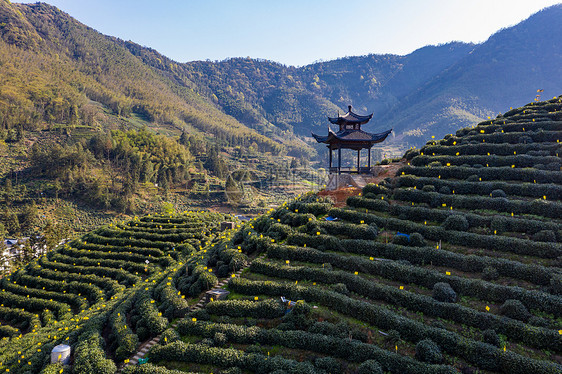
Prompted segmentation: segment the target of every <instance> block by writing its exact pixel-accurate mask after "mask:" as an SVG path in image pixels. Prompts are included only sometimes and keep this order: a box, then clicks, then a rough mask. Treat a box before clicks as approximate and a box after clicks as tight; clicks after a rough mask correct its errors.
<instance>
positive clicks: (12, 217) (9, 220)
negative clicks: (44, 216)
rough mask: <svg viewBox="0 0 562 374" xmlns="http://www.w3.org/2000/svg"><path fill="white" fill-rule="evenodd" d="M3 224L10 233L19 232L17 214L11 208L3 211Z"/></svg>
mask: <svg viewBox="0 0 562 374" xmlns="http://www.w3.org/2000/svg"><path fill="white" fill-rule="evenodd" d="M4 226H5V227H6V230H7V231H8V233H9V234H10V235H17V234H19V233H20V222H19V219H18V215H17V214H16V213H14V212H13V211H11V210H6V211H4Z"/></svg>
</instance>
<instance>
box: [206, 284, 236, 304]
mask: <svg viewBox="0 0 562 374" xmlns="http://www.w3.org/2000/svg"><path fill="white" fill-rule="evenodd" d="M228 295H230V292H229V291H227V290H223V289H222V288H218V289H216V290H210V291H207V292H206V293H205V303H208V302H209V301H217V300H226V299H227V298H228Z"/></svg>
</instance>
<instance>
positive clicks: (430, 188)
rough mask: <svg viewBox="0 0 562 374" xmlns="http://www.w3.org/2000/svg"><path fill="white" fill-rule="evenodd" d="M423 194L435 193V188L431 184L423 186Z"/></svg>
mask: <svg viewBox="0 0 562 374" xmlns="http://www.w3.org/2000/svg"><path fill="white" fill-rule="evenodd" d="M422 191H423V192H435V186H434V185H432V184H426V185H425V186H423V188H422Z"/></svg>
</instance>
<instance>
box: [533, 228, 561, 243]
mask: <svg viewBox="0 0 562 374" xmlns="http://www.w3.org/2000/svg"><path fill="white" fill-rule="evenodd" d="M533 240H535V241H537V242H547V243H556V234H555V233H554V231H552V230H541V231H539V232H537V233H536V234H535V235H533Z"/></svg>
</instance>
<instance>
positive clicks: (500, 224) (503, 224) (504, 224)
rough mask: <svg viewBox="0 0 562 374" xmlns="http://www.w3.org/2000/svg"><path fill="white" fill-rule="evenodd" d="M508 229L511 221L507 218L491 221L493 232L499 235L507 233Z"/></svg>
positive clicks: (496, 218)
mask: <svg viewBox="0 0 562 374" xmlns="http://www.w3.org/2000/svg"><path fill="white" fill-rule="evenodd" d="M508 227H509V221H508V219H507V218H506V217H502V216H495V217H494V218H492V220H491V221H490V229H491V230H492V231H496V232H497V233H498V234H501V233H503V232H505V231H507V229H508Z"/></svg>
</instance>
